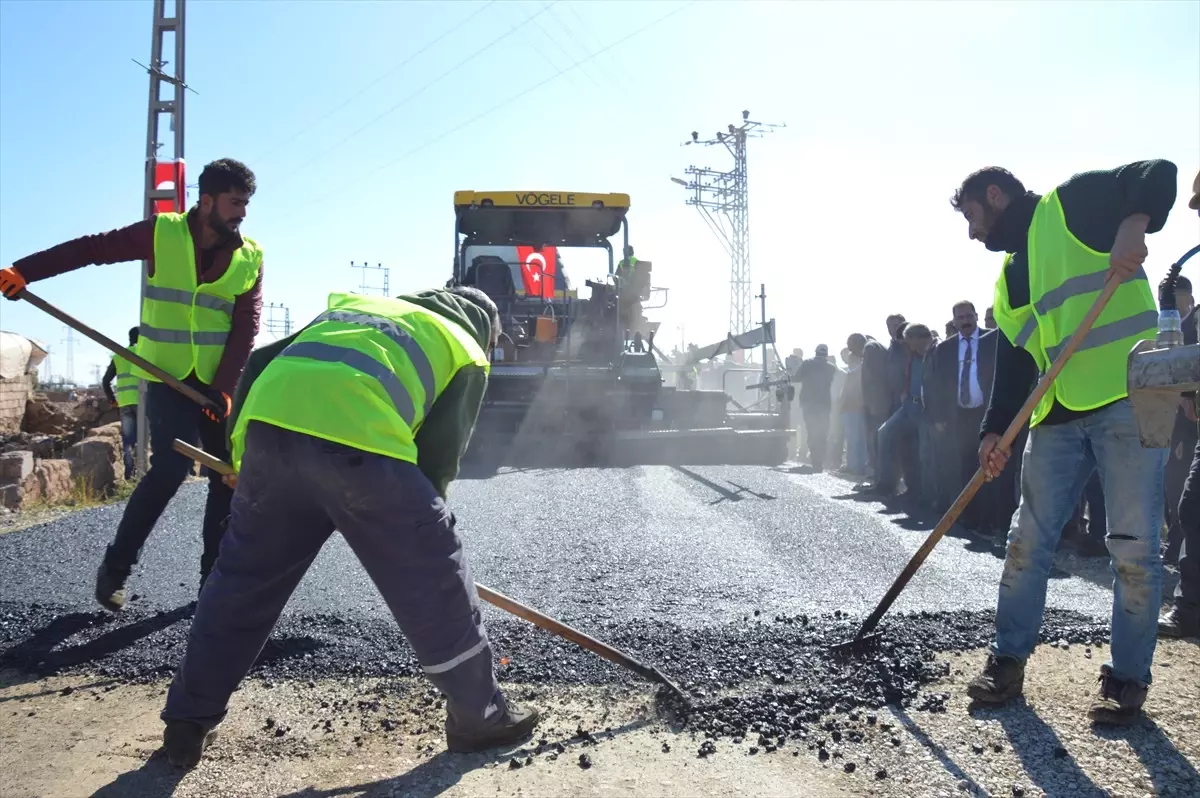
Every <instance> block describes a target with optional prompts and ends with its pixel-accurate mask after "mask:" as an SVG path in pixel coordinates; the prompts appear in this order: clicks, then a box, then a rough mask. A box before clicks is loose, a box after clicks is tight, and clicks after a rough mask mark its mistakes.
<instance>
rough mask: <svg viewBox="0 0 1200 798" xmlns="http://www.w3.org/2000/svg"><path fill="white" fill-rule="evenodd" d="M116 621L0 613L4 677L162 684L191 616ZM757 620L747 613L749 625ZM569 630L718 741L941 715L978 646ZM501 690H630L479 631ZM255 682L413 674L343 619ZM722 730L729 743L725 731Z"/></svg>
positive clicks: (655, 628)
mask: <svg viewBox="0 0 1200 798" xmlns="http://www.w3.org/2000/svg"><path fill="white" fill-rule="evenodd" d="M132 607H133V608H132V609H130V610H127V611H126V613H125V615H124V616H123V617H120V618H117V619H114V618H112V617H111V616H109V615H108V614H107V613H104V612H92V613H80V612H73V613H64V612H61V611H59V610H57V609H56V608H55V607H53V606H48V605H39V604H36V603H35V604H31V605H25V604H19V603H2V604H0V667H13V668H17V669H19V670H22V671H25V672H28V673H34V674H38V675H50V674H55V673H95V674H97V675H100V676H106V677H118V678H122V679H127V680H131V681H134V682H137V681H149V680H154V679H159V678H162V677H164V676H170V675H171V674H172V673H173V672H174V670H175V668H176V666H177V665H178V662H179V659H180V657H181V656H182V654H183V650H184V648H185V646H186V642H187V630H188V619H189V618H190V614H191V611H192V609H193V607H192V606H191V605H188V606H184V607H181V608H178V609H176V610H172V611H166V610H157V611H149V610H143V609H141V608H140V607H139V606H138V602H137V601H133V602H132ZM756 615H757V614H756ZM576 625H577V626H579V627H580V628H582V629H584V630H585V631H587V632H589V633H590V634H592V635H593V636H596V637H598V638H599V639H601V640H604V641H606V642H609V643H611V644H612V645H615V646H617V647H619V648H621V649H624V650H626V651H628V652H629V653H631V654H632V655H633V656H635V657H637V658H638V659H641V660H642V661H643V662H646V663H650V664H654V665H657V666H658V667H659V668H660V669H661V670H662V671H663V673H665V674H666V675H667V676H669V677H671V678H673V679H675V680H676V682H677V683H678V684H679V685H680V686H681V687H682V688H683V689H684V690H685V691H687V692H689V693H690V694H691V696H692V698H693V705H692V706H691V707H690V708H688V707H681V706H678V705H674V704H672V703H671V701H670V698H669V696H667V695H666V694H665V693H664V694H663V695H662V697H661V698H662V701H663V704H664V705H663V709H665V710H666V711H667V712H668V713H670V714H672V715H674V716H675V717H676V719H677V721H678V722H679V723H681V724H683V725H685V726H686V727H688V728H696V729H703V730H704V731H705V732H706V734H708V735H710V736H711V737H712V738H714V739H722V738H724V737H737V736H741V737H745V736H747V735H749V734H752V733H753V730H754V728H758V727H761V729H762V730H763V734H764V735H765V736H771V735H774V736H775V737H778V736H781V735H789V734H798V733H800V732H802V731H804V730H805V728H806V725H807V724H811V723H813V722H815V721H816V720H817V718H818V717H819V716H820V715H821V714H822V713H826V712H831V711H840V712H847V711H850V710H852V709H855V708H860V707H862V708H869V709H878V708H879V707H882V706H884V705H885V704H896V705H900V706H906V707H907V706H910V705H911V704H912V703H913V702H914V701H918V702H919V703H920V705H921V706H922V707H923V708H924V709H926V710H929V711H937V708H938V704H939V699H938V698H937V697H936V695H934V696H930V695H922V687H923V686H925V685H928V684H929V683H930V682H932V681H934V680H935V679H938V678H940V677H941V676H944V675H945V672H946V671H945V667H946V666H945V665H944V664H943V663H939V662H938V659H937V656H936V655H937V654H938V652H944V651H961V650H966V649H971V648H977V647H979V646H981V645H983V644H985V643H986V641H987V639H988V637H989V636H990V633H991V627H992V620H991V616H990V614H988V613H982V612H956V613H918V614H912V615H900V616H894V617H892V618H889V619H888V621H887V622H886V623H885V624H884V625H882V627H881V629H882V630H883V632H884V635H883V638H882V639H881V640H880V641H879V642H878V644H877V645H876V646H874V647H873V648H872V649H869V650H867V651H866V652H864V653H863V654H862V655H861V656H849V657H846V656H839V655H835V654H832V653H831V652H830V651H829V650H828V646H829V645H830V644H832V643H836V642H839V641H842V640H846V639H849V638H850V637H852V636H853V634H854V631H855V629H856V626H855V624H854V623H852V622H851V619H849V618H848V617H845V616H843V614H842V613H840V612H837V613H834V614H833V615H830V616H822V617H808V616H803V615H802V616H795V617H788V616H776V617H773V618H770V619H768V618H764V617H762V616H761V615H760V616H758V617H755V616H749V615H748V616H747V617H746V618H745V619H744V621H743V622H742V623H740V624H733V625H729V626H722V627H708V628H702V629H694V628H681V627H679V626H675V625H673V624H669V623H663V622H655V621H646V622H644V623H640V624H625V623H622V624H616V623H611V622H601V623H587V622H586V620H585V621H583V622H578V621H576ZM488 632H489V636H490V637H491V639H492V643H493V647H494V649H495V652H496V655H497V656H498V657H499V661H500V664H499V665H498V676H499V678H500V679H501V680H502V681H505V682H510V683H524V684H559V685H570V684H593V685H599V684H614V683H628V682H630V681H634V680H636V677H634V676H632V675H631V674H629V673H628V672H626V671H624V670H623V669H620V668H618V667H617V666H615V665H613V664H611V663H609V662H607V661H605V660H602V659H600V658H599V657H597V656H594V655H592V654H591V653H589V652H586V651H583V650H582V649H580V648H578V647H577V646H575V645H574V644H572V643H568V642H566V641H563V640H561V639H559V638H556V637H554V636H552V635H550V634H549V633H547V632H544V631H542V630H540V629H538V628H536V627H534V626H532V625H530V624H528V623H525V622H523V621H518V620H516V619H502V620H500V621H493V622H491V623H490V624H489V626H488ZM1043 638H1044V639H1045V640H1047V641H1062V642H1063V644H1069V643H1098V642H1103V641H1104V640H1105V639H1106V638H1107V631H1106V629H1105V627H1104V626H1103V625H1101V624H1098V623H1096V622H1095V621H1092V620H1090V619H1087V618H1084V617H1082V616H1078V615H1074V614H1072V613H1068V612H1061V611H1050V612H1048V613H1047V619H1046V624H1045V627H1044V628H1043ZM254 673H255V674H256V675H258V676H261V677H262V678H267V679H292V680H301V681H304V680H310V679H316V678H321V677H337V676H350V677H389V676H417V675H419V674H420V669H419V666H418V665H417V662H416V660H415V659H414V658H413V655H412V652H411V649H409V647H408V645H407V643H406V642H405V640H404V638H403V636H402V635H401V634H400V632H399V630H398V629H397V628H396V626H395V625H394V624H391V623H387V622H384V621H380V620H375V619H364V620H359V621H354V620H346V619H345V618H343V617H341V616H334V615H315V616H284V618H283V619H282V620H281V622H280V625H279V626H278V627H277V628H276V631H275V634H274V635H273V636H272V638H271V640H270V641H269V642H268V644H267V646H266V648H265V649H264V651H263V654H262V656H261V658H260V659H259V662H258V663H257V665H256V667H255V670H254ZM726 729H728V731H726Z"/></svg>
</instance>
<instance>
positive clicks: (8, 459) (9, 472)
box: [0, 451, 33, 482]
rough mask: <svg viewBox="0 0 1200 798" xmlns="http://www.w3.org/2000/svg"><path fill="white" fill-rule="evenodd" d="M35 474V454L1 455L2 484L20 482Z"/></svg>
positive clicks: (0, 475) (15, 453) (16, 453)
mask: <svg viewBox="0 0 1200 798" xmlns="http://www.w3.org/2000/svg"><path fill="white" fill-rule="evenodd" d="M32 473H33V452H29V451H16V452H5V453H4V454H0V482H20V481H21V480H23V479H25V477H27V476H29V475H30V474H32Z"/></svg>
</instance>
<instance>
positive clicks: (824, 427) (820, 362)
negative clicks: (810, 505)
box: [796, 344, 837, 471]
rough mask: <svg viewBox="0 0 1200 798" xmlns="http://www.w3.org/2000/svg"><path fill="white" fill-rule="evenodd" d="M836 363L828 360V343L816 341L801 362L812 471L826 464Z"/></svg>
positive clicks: (802, 408)
mask: <svg viewBox="0 0 1200 798" xmlns="http://www.w3.org/2000/svg"><path fill="white" fill-rule="evenodd" d="M835 371H837V366H835V365H833V364H832V363H830V362H829V347H828V346H826V345H825V344H818V345H817V349H816V353H815V354H814V355H813V356H812V357H810V358H808V359H807V360H804V361H802V362H801V363H800V369H799V371H798V372H797V374H796V381H797V382H799V383H800V397H799V399H800V412H801V414H802V415H803V417H804V426H805V429H807V430H808V435H807V436H806V437H807V443H808V462H809V465H811V466H812V468H813V470H814V471H821V470H823V469H824V468H825V455H826V454H827V453H828V451H829V413H830V412H831V411H832V409H833V377H834V372H835Z"/></svg>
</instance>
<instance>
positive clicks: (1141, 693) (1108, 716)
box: [1088, 665, 1150, 726]
mask: <svg viewBox="0 0 1200 798" xmlns="http://www.w3.org/2000/svg"><path fill="white" fill-rule="evenodd" d="M1099 682H1100V696H1099V697H1098V698H1097V699H1096V700H1095V701H1094V702H1092V708H1091V710H1089V711H1088V717H1090V718H1091V719H1092V723H1098V724H1104V725H1110V726H1128V725H1129V724H1131V723H1134V722H1136V721H1137V720H1138V719H1139V718H1140V717H1141V715H1142V704H1144V703H1146V693H1148V692H1149V691H1150V688H1149V687H1146V686H1145V685H1141V684H1138V683H1137V682H1135V681H1133V680H1128V681H1125V680H1122V679H1118V678H1117V677H1116V676H1114V675H1113V672H1112V668H1110V667H1108V666H1107V665H1101V666H1100V678H1099Z"/></svg>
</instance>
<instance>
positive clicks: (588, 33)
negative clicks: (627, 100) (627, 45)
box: [552, 4, 631, 91]
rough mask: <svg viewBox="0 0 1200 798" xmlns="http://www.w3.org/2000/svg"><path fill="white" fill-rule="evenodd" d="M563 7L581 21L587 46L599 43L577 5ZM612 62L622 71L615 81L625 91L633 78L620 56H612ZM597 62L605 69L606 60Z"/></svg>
mask: <svg viewBox="0 0 1200 798" xmlns="http://www.w3.org/2000/svg"><path fill="white" fill-rule="evenodd" d="M563 8H565V9H566V10H567V13H568V14H570V15H571V16H572V17H574V18H575V21H576V22H578V23H579V27H580V28H581V29H582V31H583V33H581V34H579V39H580V41H582V42H584V44H585V45H586V46H587V48H591V47H592V46H593V45H599V40H598V39H595V38H593V37H592V29H591V28H590V27H589V26H588V23H587V22H585V21H584V19H583V17H581V16H579V12H578V11H576V10H575V7H574V6H573V5H570V4H567V5H564V6H563ZM552 15H553V14H552ZM563 25H564V27H566V26H567V23H565V22H564V23H563ZM570 30H571V31H572V32H574V31H575V27H574V26H573V25H572V26H570ZM612 62H613V66H615V67H616V68H617V71H618V72H620V73H621V79H620V80H614V81H613V83H614V84H618V89H619V90H622V91H623V90H624V87H625V86H627V85H628V84H629V80H630V79H631V78H630V75H629V73H628V72H627V71H626V70H625V66H624V64H622V63H621V59H620V58H617V57H616V56H615V55H614V56H613V58H612ZM597 64H598V65H599V66H600V68H601V70H603V69H604V62H602V61H598V62H597ZM609 79H610V80H612V76H611V75H610V76H609Z"/></svg>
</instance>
